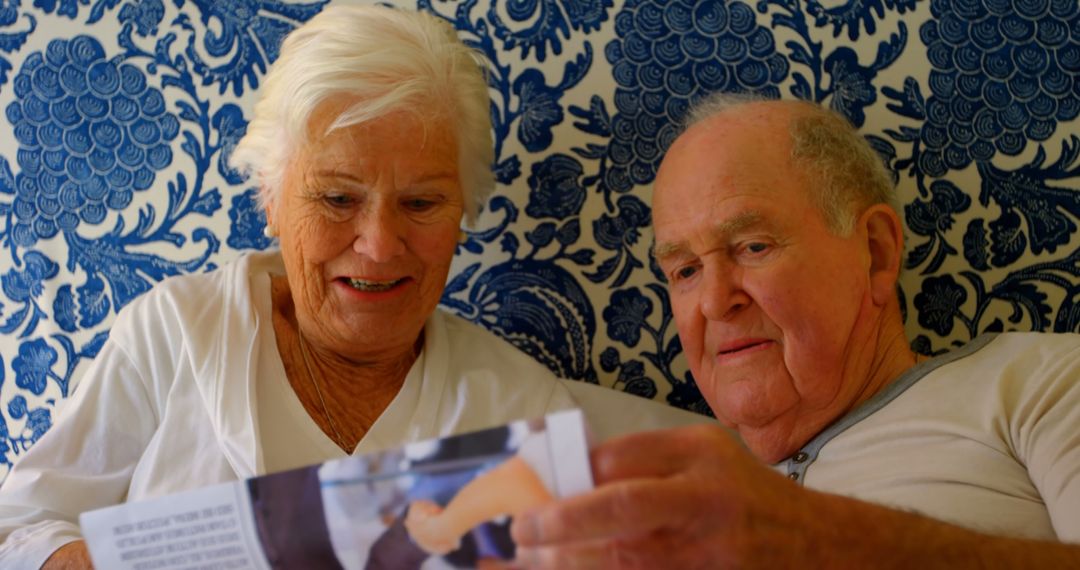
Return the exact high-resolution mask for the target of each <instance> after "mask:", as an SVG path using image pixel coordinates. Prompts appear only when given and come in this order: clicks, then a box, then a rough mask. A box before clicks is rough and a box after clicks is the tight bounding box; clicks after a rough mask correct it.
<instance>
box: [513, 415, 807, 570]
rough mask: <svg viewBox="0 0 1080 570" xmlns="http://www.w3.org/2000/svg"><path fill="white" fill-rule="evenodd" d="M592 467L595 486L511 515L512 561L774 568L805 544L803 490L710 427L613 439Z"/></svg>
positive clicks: (594, 457) (538, 564)
mask: <svg viewBox="0 0 1080 570" xmlns="http://www.w3.org/2000/svg"><path fill="white" fill-rule="evenodd" d="M592 464H593V474H594V477H595V478H596V484H597V487H598V488H597V489H596V490H595V491H593V492H591V493H588V494H585V495H581V496H578V497H574V498H571V499H567V500H564V501H561V502H559V503H556V504H554V505H551V506H547V507H543V508H540V509H537V510H534V511H531V512H530V513H528V514H526V515H523V516H520V517H518V518H517V519H516V520H515V522H514V527H513V535H514V540H515V541H516V542H517V545H518V549H517V562H516V563H517V564H518V565H521V566H523V567H536V568H703V567H709V568H717V567H732V566H739V567H754V566H761V567H774V568H775V567H778V566H784V565H787V564H797V563H798V561H799V560H800V558H799V556H800V554H801V553H803V552H805V549H806V548H807V547H808V546H810V547H813V545H808V544H806V541H807V539H808V538H809V537H808V536H807V535H806V532H805V530H806V527H807V525H809V524H810V520H811V517H813V516H814V513H813V512H811V510H810V501H809V500H808V497H807V495H808V494H807V493H806V492H805V491H804V490H802V489H801V488H799V487H798V486H797V485H796V484H795V483H793V482H792V481H790V480H788V479H787V478H786V477H784V476H782V475H780V474H779V473H776V472H774V471H772V470H770V469H769V468H767V467H765V466H764V465H762V464H761V463H760V462H759V461H758V460H757V459H755V458H754V457H753V456H751V455H750V454H749V453H748V452H747V451H746V450H744V449H743V448H742V447H741V446H740V444H739V443H738V442H736V441H735V440H734V439H733V438H732V437H731V436H729V435H728V434H727V433H726V432H725V431H723V430H722V429H721V428H719V427H717V426H708V425H705V426H692V427H687V428H680V429H675V430H666V431H658V432H649V433H641V434H635V435H631V436H628V437H624V438H620V439H616V440H613V441H611V442H608V443H605V444H603V445H601V446H599V447H597V448H596V449H595V450H594V451H593V453H592Z"/></svg>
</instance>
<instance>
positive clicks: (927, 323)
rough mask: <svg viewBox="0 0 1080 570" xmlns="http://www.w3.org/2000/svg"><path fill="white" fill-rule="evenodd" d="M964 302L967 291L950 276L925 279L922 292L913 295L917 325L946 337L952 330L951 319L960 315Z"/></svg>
mask: <svg viewBox="0 0 1080 570" xmlns="http://www.w3.org/2000/svg"><path fill="white" fill-rule="evenodd" d="M965 301H967V291H965V290H964V288H963V287H961V286H960V285H959V284H958V283H957V282H956V280H955V279H953V277H952V275H942V276H941V277H928V278H926V279H925V280H924V281H923V282H922V291H921V292H919V293H918V294H917V295H915V306H916V307H917V308H918V311H919V325H920V326H922V327H923V328H925V329H931V330H933V331H935V332H937V333H938V334H939V335H941V336H948V335H949V333H951V332H952V329H953V319H955V318H956V317H957V315H960V308H961V307H962V306H963V305H964V302H965Z"/></svg>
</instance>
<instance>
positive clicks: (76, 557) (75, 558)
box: [41, 540, 94, 570]
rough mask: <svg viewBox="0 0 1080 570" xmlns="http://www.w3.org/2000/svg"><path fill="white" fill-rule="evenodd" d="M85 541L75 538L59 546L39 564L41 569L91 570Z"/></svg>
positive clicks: (91, 566) (92, 565)
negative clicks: (73, 540) (43, 562)
mask: <svg viewBox="0 0 1080 570" xmlns="http://www.w3.org/2000/svg"><path fill="white" fill-rule="evenodd" d="M93 568H94V564H93V563H92V562H90V552H89V551H88V550H86V542H84V541H82V540H76V541H75V542H69V543H67V544H65V545H64V546H61V547H60V550H57V551H56V552H53V554H52V556H50V557H49V559H48V560H46V561H45V564H43V565H42V566H41V570H93Z"/></svg>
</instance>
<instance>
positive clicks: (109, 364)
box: [0, 341, 157, 568]
mask: <svg viewBox="0 0 1080 570" xmlns="http://www.w3.org/2000/svg"><path fill="white" fill-rule="evenodd" d="M156 417H157V414H156V412H155V411H154V410H153V408H152V406H151V404H150V402H149V398H148V396H147V392H146V388H145V385H144V384H143V380H142V378H141V375H140V374H139V372H138V370H137V369H136V367H135V366H134V364H133V363H132V362H131V361H130V360H129V359H128V357H127V355H126V354H125V353H124V352H123V351H122V350H121V349H120V348H119V347H117V346H116V345H115V344H114V343H113V342H112V341H109V342H106V344H105V346H103V347H102V349H101V352H100V353H99V354H98V356H97V358H96V359H95V360H94V362H93V364H92V365H91V366H90V367H89V368H88V369H87V372H86V375H85V376H84V377H83V380H82V382H81V383H80V384H79V386H78V388H77V390H76V391H75V393H74V395H72V396H71V398H70V399H69V400H68V401H66V402H65V403H64V404H63V405H62V406H61V407H59V412H58V417H57V418H56V421H55V423H54V425H53V426H52V428H50V430H49V431H48V433H46V434H45V435H44V436H42V438H41V439H40V440H39V441H38V442H37V443H35V444H34V446H33V447H31V448H30V449H29V450H28V451H26V452H25V453H23V454H22V456H21V457H20V458H19V459H18V461H17V462H16V464H15V467H14V468H13V469H12V470H11V473H10V474H9V475H8V478H7V480H5V481H4V484H3V487H0V541H2V543H0V568H38V567H41V566H42V564H44V563H45V561H46V559H48V558H49V557H50V556H51V555H53V553H54V552H57V551H58V550H59V549H60V548H61V547H62V546H64V545H67V544H69V543H71V542H72V541H73V540H75V541H77V540H78V539H80V538H81V534H80V531H79V526H78V517H79V514H80V513H82V512H84V511H88V510H93V509H96V508H101V507H105V506H109V505H114V504H117V503H120V502H122V501H124V499H125V497H126V496H127V492H128V488H129V487H130V484H131V475H132V473H133V472H134V469H135V465H136V464H137V463H138V461H139V459H140V457H142V454H143V452H144V451H145V449H146V446H147V443H148V442H149V441H150V438H151V437H152V436H153V434H154V431H155V429H156V426H157V420H156Z"/></svg>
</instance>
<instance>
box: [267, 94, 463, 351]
mask: <svg viewBox="0 0 1080 570" xmlns="http://www.w3.org/2000/svg"><path fill="white" fill-rule="evenodd" d="M353 101H354V100H353V99H344V98H339V99H331V100H330V101H328V102H326V103H324V104H322V105H321V106H320V107H318V108H317V109H316V111H315V112H314V113H313V114H312V118H311V120H310V123H309V130H308V140H309V141H310V142H309V143H308V145H307V146H306V147H304V148H301V149H298V150H297V152H295V154H294V156H293V158H292V160H291V161H290V163H289V164H288V166H287V167H286V170H285V176H284V179H283V187H282V189H281V190H282V191H281V194H280V198H279V199H278V200H279V203H277V204H275V205H273V206H271V210H272V211H271V213H270V214H271V215H270V221H271V222H272V223H273V224H275V225H276V226H277V228H278V235H279V239H280V244H281V253H282V256H283V257H284V260H285V269H286V272H287V274H288V279H289V286H290V289H291V291H292V299H293V302H294V303H295V308H296V316H297V320H298V322H299V325H300V327H301V329H302V330H303V332H304V336H305V337H307V338H308V339H309V340H310V341H311V342H312V343H317V344H318V345H320V346H322V347H323V348H327V349H331V350H334V351H335V352H337V353H338V354H341V355H342V356H345V357H348V358H351V359H354V360H357V361H377V360H380V359H383V358H387V357H392V356H393V355H394V354H395V353H398V352H402V351H407V350H411V348H412V346H413V343H414V342H415V341H416V340H417V337H418V336H419V334H420V332H421V331H422V330H423V326H424V321H425V320H426V319H427V317H428V316H429V315H430V314H431V312H432V311H434V310H435V306H436V305H437V304H438V302H439V297H440V296H441V295H442V290H443V287H444V285H445V284H446V275H447V273H448V271H449V269H450V262H451V259H452V258H453V255H454V248H455V245H456V243H457V238H458V232H459V227H460V223H461V215H462V211H463V204H464V198H463V196H462V188H461V183H460V177H459V176H458V156H457V144H456V142H455V138H454V133H453V131H452V129H451V128H450V126H449V125H448V124H447V123H445V122H440V121H427V122H422V121H421V120H419V119H417V118H416V117H415V116H413V115H411V114H408V113H397V114H391V115H388V116H386V117H383V118H381V119H378V120H375V121H371V122H369V123H366V124H360V125H355V126H352V127H348V128H343V129H337V130H335V131H334V132H332V133H330V134H329V135H323V134H322V133H325V132H326V128H327V127H328V126H329V125H330V124H332V123H333V121H334V120H335V119H336V118H337V116H338V115H339V114H340V113H341V111H342V110H344V109H346V108H347V107H348V106H349V104H351V103H352V102H353Z"/></svg>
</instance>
